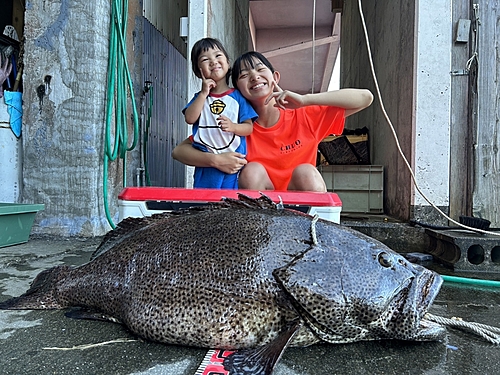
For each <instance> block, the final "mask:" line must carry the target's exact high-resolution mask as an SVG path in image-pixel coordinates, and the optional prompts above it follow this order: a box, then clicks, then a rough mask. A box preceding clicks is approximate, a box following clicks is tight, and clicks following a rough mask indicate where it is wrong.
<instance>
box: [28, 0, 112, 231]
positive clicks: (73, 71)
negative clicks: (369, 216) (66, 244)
mask: <svg viewBox="0 0 500 375" xmlns="http://www.w3.org/2000/svg"><path fill="white" fill-rule="evenodd" d="M26 5H27V8H26V14H25V16H26V18H25V25H26V26H25V37H26V42H25V54H24V64H25V70H24V94H23V101H24V105H23V110H24V116H23V146H24V190H23V194H22V196H23V202H28V203H44V204H45V210H44V211H41V212H40V213H38V215H37V220H36V224H35V226H34V228H33V231H34V232H41V233H52V234H62V235H83V236H85V235H95V234H102V233H103V231H105V230H106V229H107V223H106V219H105V218H104V216H103V212H102V208H101V206H100V202H102V187H101V185H102V152H103V146H102V138H103V120H104V103H105V84H104V83H105V82H106V71H107V56H108V32H109V27H108V19H109V15H108V14H109V13H108V12H109V2H108V1H92V2H89V1H86V0H61V1H51V0H46V1H34V2H28V3H27V4H26ZM48 76H50V77H51V79H50V83H44V80H46V79H47V78H48ZM112 185H113V183H112Z"/></svg>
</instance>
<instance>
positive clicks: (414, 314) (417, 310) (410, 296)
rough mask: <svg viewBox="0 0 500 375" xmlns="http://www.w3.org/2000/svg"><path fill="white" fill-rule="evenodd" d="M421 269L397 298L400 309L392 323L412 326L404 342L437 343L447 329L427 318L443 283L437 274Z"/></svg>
mask: <svg viewBox="0 0 500 375" xmlns="http://www.w3.org/2000/svg"><path fill="white" fill-rule="evenodd" d="M418 267H419V270H418V271H419V272H418V273H417V274H416V275H415V277H414V278H413V280H412V281H411V283H410V285H408V287H407V288H404V289H403V290H402V291H401V292H400V293H399V295H398V296H397V297H396V300H397V302H396V303H397V305H398V308H397V309H396V310H395V311H394V312H393V314H392V317H391V319H390V320H391V321H392V322H396V326H397V325H400V324H402V323H403V324H405V325H406V326H410V327H411V328H412V329H410V331H409V332H407V333H406V334H405V333H403V335H404V336H403V337H400V338H401V339H404V340H416V341H435V340H439V339H441V338H442V337H444V335H445V333H446V329H445V328H444V327H443V326H441V325H440V324H437V323H434V322H431V321H430V320H428V319H426V318H425V315H426V314H427V312H428V310H429V308H430V307H431V305H432V303H433V302H434V300H435V298H436V296H437V295H438V293H439V290H440V288H441V285H442V283H443V279H442V277H441V276H440V275H439V274H437V273H436V272H433V271H430V270H427V269H425V268H424V267H422V266H418Z"/></svg>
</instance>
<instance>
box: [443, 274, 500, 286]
mask: <svg viewBox="0 0 500 375" xmlns="http://www.w3.org/2000/svg"><path fill="white" fill-rule="evenodd" d="M441 277H442V278H443V280H444V281H445V282H451V283H460V284H466V285H472V286H488V287H497V288H498V287H500V281H495V280H483V279H471V278H467V277H458V276H448V275H441Z"/></svg>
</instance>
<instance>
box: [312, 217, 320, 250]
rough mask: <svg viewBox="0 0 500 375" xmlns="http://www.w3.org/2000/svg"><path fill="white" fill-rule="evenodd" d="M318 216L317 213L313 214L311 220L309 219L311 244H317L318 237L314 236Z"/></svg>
mask: <svg viewBox="0 0 500 375" xmlns="http://www.w3.org/2000/svg"><path fill="white" fill-rule="evenodd" d="M318 219H319V216H318V214H316V215H314V217H313V219H312V221H311V237H312V240H313V245H317V244H318V238H317V237H316V222H317V221H318Z"/></svg>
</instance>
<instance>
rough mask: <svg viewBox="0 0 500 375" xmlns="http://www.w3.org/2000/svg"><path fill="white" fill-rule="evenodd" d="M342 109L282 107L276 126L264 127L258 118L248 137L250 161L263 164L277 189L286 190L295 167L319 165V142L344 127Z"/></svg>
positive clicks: (248, 156)
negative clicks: (306, 164)
mask: <svg viewBox="0 0 500 375" xmlns="http://www.w3.org/2000/svg"><path fill="white" fill-rule="evenodd" d="M344 113H345V110H344V109H343V108H337V107H330V106H318V105H313V106H307V107H302V108H298V109H293V110H292V109H289V110H282V109H280V118H279V120H278V122H277V123H276V125H274V126H272V127H270V128H264V127H262V126H260V125H259V123H258V119H257V121H256V122H254V126H253V133H252V134H250V135H249V136H248V137H247V157H246V159H247V160H248V161H249V162H257V163H260V164H262V165H263V166H264V167H265V168H266V170H267V173H268V175H269V178H270V179H271V181H272V183H273V185H274V188H275V189H276V190H287V188H288V184H289V183H290V179H291V178H292V172H293V170H294V169H295V168H296V167H297V166H298V165H299V164H305V163H309V164H312V165H316V157H317V152H318V143H319V142H321V141H322V140H323V139H324V138H326V137H327V136H329V135H330V134H334V135H340V134H342V131H343V130H344V122H345V118H344Z"/></svg>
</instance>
